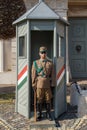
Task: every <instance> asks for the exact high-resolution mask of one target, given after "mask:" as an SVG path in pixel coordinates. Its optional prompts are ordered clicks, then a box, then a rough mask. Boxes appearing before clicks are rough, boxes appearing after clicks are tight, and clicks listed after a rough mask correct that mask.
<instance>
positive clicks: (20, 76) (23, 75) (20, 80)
mask: <svg viewBox="0 0 87 130" xmlns="http://www.w3.org/2000/svg"><path fill="white" fill-rule="evenodd" d="M27 70H28V67H27V65H26V66H25V67H24V68H23V69H22V70H21V72H20V73H19V74H18V89H20V88H21V87H22V86H23V85H24V84H25V83H26V81H27V73H28V71H27Z"/></svg>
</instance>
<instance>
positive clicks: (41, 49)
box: [39, 46, 47, 52]
mask: <svg viewBox="0 0 87 130" xmlns="http://www.w3.org/2000/svg"><path fill="white" fill-rule="evenodd" d="M39 51H40V52H43V51H47V48H46V47H44V46H42V47H40V49H39Z"/></svg>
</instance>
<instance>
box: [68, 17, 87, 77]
mask: <svg viewBox="0 0 87 130" xmlns="http://www.w3.org/2000/svg"><path fill="white" fill-rule="evenodd" d="M86 50H87V20H84V19H83V20H78V19H72V20H70V27H69V60H70V68H71V74H72V77H73V78H75V77H76V78H80V77H87V52H86Z"/></svg>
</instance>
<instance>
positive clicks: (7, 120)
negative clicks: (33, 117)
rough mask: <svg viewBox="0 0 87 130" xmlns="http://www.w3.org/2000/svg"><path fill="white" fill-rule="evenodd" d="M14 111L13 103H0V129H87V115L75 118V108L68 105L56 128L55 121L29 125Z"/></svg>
mask: <svg viewBox="0 0 87 130" xmlns="http://www.w3.org/2000/svg"><path fill="white" fill-rule="evenodd" d="M14 111H15V105H14V103H7V104H0V130H30V129H31V130H87V115H86V116H84V117H83V118H77V117H76V108H75V107H73V108H72V107H70V106H69V105H68V111H67V112H66V113H64V114H63V115H62V116H60V117H59V123H60V127H59V128H56V127H55V123H53V124H52V123H51V122H49V124H47V123H46V124H45V125H37V126H36V125H35V124H34V123H33V125H31V126H29V125H30V123H31V122H30V121H29V120H28V119H26V118H25V117H24V116H22V115H20V114H18V113H15V112H14ZM44 123H45V122H44ZM38 124H40V122H38Z"/></svg>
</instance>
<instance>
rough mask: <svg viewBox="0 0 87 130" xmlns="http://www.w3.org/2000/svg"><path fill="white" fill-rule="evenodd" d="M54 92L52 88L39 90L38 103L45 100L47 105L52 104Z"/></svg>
mask: <svg viewBox="0 0 87 130" xmlns="http://www.w3.org/2000/svg"><path fill="white" fill-rule="evenodd" d="M51 99H52V92H51V88H37V102H38V103H43V101H44V100H45V101H46V103H51Z"/></svg>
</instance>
